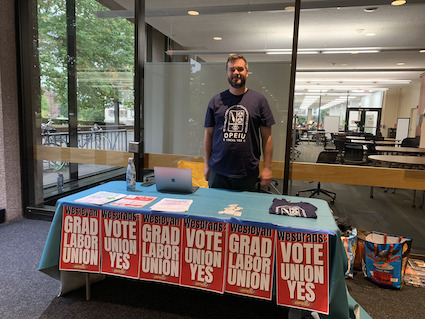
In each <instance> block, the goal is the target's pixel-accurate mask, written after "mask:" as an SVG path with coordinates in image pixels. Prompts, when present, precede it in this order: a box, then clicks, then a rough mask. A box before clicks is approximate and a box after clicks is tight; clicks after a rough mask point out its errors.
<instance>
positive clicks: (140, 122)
mask: <svg viewBox="0 0 425 319" xmlns="http://www.w3.org/2000/svg"><path fill="white" fill-rule="evenodd" d="M134 13H135V17H134V21H135V23H134V41H135V43H134V50H135V54H134V56H135V60H134V140H135V141H137V142H139V153H138V154H135V155H134V164H135V166H136V178H137V180H139V181H141V180H143V173H144V169H143V168H144V154H145V135H144V132H145V123H144V118H145V108H144V101H145V94H144V81H145V57H146V53H145V50H146V27H145V0H135V1H134Z"/></svg>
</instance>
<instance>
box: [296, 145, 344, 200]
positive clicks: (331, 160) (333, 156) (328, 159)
mask: <svg viewBox="0 0 425 319" xmlns="http://www.w3.org/2000/svg"><path fill="white" fill-rule="evenodd" d="M338 154H339V153H338V151H337V150H334V151H322V152H320V154H319V156H318V157H317V161H316V163H325V164H336V163H337V158H338ZM304 192H310V193H311V194H310V197H313V196H314V195H320V194H324V195H326V196H329V197H330V198H331V203H332V204H334V203H335V198H336V193H334V192H331V191H328V190H326V189H323V188H321V185H320V182H318V183H317V187H316V188H311V189H304V190H300V191H298V192H297V193H296V194H295V196H300V193H304Z"/></svg>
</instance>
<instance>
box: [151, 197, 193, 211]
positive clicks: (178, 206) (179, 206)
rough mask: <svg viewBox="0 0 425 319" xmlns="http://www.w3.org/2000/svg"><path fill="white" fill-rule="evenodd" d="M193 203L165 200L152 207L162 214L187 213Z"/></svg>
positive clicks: (181, 200)
mask: <svg viewBox="0 0 425 319" xmlns="http://www.w3.org/2000/svg"><path fill="white" fill-rule="evenodd" d="M192 203H193V200H191V199H175V198H163V199H161V200H160V201H159V202H158V203H156V204H154V205H152V206H151V209H152V210H155V211H161V212H187V211H188V210H189V207H190V205H191V204H192Z"/></svg>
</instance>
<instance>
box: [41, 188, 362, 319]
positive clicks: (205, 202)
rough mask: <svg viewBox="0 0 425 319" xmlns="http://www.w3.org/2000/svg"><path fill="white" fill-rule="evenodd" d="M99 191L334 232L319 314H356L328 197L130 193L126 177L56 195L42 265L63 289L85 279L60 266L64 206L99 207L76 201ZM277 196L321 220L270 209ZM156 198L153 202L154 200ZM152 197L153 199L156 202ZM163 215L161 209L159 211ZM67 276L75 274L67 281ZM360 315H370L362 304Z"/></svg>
mask: <svg viewBox="0 0 425 319" xmlns="http://www.w3.org/2000/svg"><path fill="white" fill-rule="evenodd" d="M98 191H109V192H116V193H123V194H133V195H134V194H139V195H144V196H155V197H158V199H157V200H156V201H158V200H159V199H161V198H178V199H192V200H193V203H192V205H191V206H190V209H189V211H188V212H186V213H183V214H182V213H172V214H170V213H166V214H167V215H173V216H177V217H180V218H183V217H185V216H191V217H194V216H196V218H198V219H209V220H211V219H217V220H226V221H231V222H232V223H248V224H251V225H258V226H263V227H267V228H281V227H284V228H285V230H287V231H307V232H321V233H327V234H329V235H331V236H330V238H331V240H330V242H331V245H330V251H329V254H330V262H331V265H330V296H329V298H330V314H329V316H324V315H321V317H326V318H335V319H341V318H355V316H354V314H353V308H354V306H355V305H356V302H355V301H354V300H353V299H352V298H351V296H349V294H348V292H347V288H346V285H345V275H344V274H345V269H346V265H347V259H346V254H345V252H344V248H343V245H342V242H341V240H340V237H339V236H340V231H339V229H338V226H337V225H336V223H335V221H334V218H333V215H332V213H331V211H330V208H329V205H328V203H327V202H326V201H324V200H319V199H310V198H299V197H291V196H278V195H271V194H260V193H251V192H234V191H228V190H222V189H208V188H200V189H198V190H197V191H196V192H195V193H194V194H165V193H158V192H157V191H156V188H155V186H150V187H142V186H141V185H140V183H137V186H136V192H127V191H126V186H125V182H109V183H106V184H103V185H100V186H97V187H94V188H91V189H88V190H85V191H82V192H80V193H77V194H74V195H71V196H67V197H64V198H62V199H60V200H58V202H57V205H56V213H55V216H54V218H53V222H52V225H51V228H50V232H49V235H48V237H47V240H46V244H45V247H44V251H43V255H42V257H41V261H40V265H39V270H40V271H42V272H44V273H46V274H48V275H50V276H52V277H54V278H56V279H58V280H60V281H61V293H65V292H66V291H69V290H71V289H73V288H74V287H66V286H67V285H68V283H70V282H73V284H74V283H75V285H83V284H84V279H80V280H77V282H75V278H74V277H75V276H76V275H79V273H73V274H67V273H68V272H63V271H62V272H61V271H59V265H58V264H59V255H60V241H61V240H60V236H61V227H62V209H61V207H62V205H64V204H67V205H69V204H72V206H76V207H88V208H93V207H96V208H99V207H100V206H96V205H90V204H83V203H77V202H75V200H76V199H79V198H82V197H84V196H87V195H90V194H94V193H96V192H98ZM274 198H285V199H286V200H291V201H293V202H299V201H304V202H308V203H311V204H313V205H314V206H316V207H317V211H316V214H317V219H313V218H300V217H290V216H282V215H273V214H269V207H270V206H271V204H272V201H273V199H274ZM156 201H155V202H156ZM155 202H153V203H155ZM230 204H238V205H239V206H241V207H243V211H242V216H241V217H237V218H235V217H230V216H226V215H220V214H218V212H219V211H222V210H223V209H224V208H225V207H227V206H228V205H230ZM149 206H150V205H148V206H147V207H144V208H143V209H132V208H121V207H120V208H117V207H116V206H111V205H103V206H101V207H102V208H103V209H108V210H120V211H131V212H142V213H152V212H151V211H150V210H149ZM161 214H163V213H161ZM68 276H74V277H73V278H72V279H71V280H68V279H67V278H68ZM360 310H361V312H362V316H361V318H370V317H369V316H368V315H367V314H366V313H365V312H364V311H363V310H362V309H360Z"/></svg>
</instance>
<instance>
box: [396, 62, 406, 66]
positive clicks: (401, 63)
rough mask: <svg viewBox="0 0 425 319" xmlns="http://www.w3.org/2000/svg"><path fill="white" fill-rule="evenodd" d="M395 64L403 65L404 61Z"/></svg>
mask: <svg viewBox="0 0 425 319" xmlns="http://www.w3.org/2000/svg"><path fill="white" fill-rule="evenodd" d="M397 65H405V63H404V62H399V63H397Z"/></svg>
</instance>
